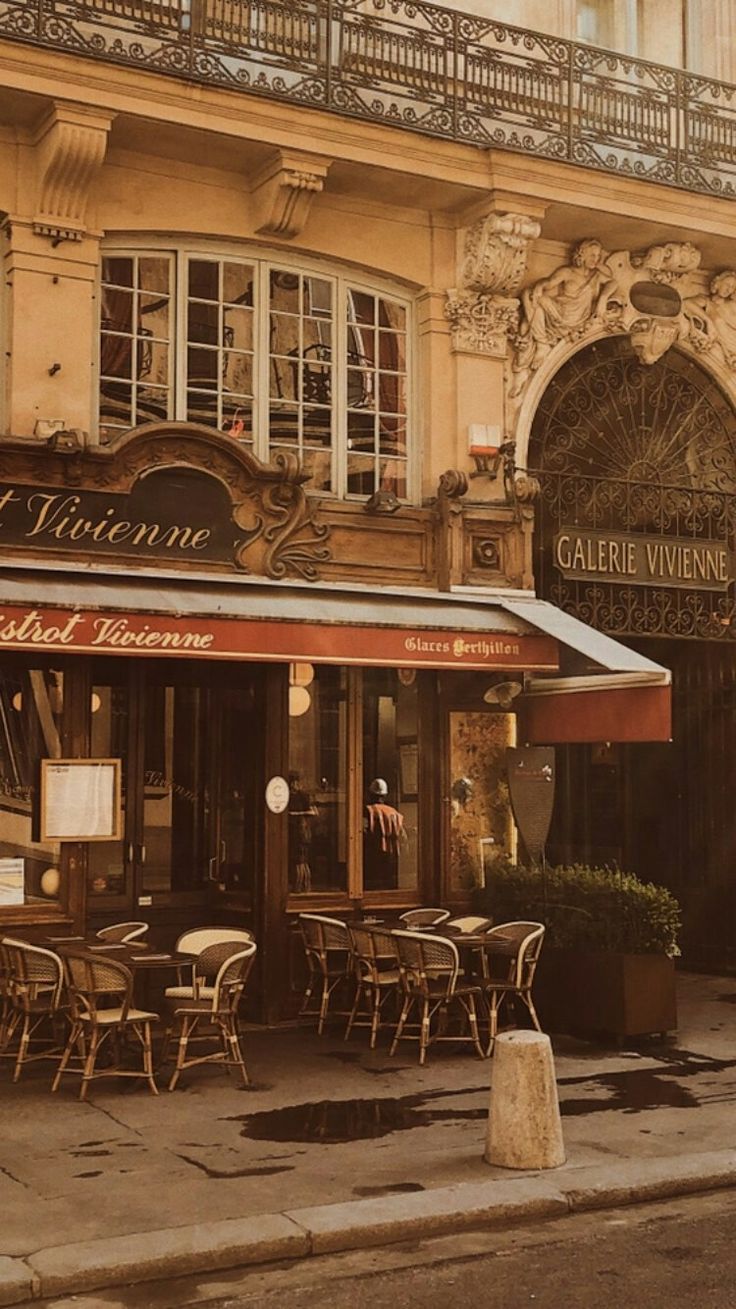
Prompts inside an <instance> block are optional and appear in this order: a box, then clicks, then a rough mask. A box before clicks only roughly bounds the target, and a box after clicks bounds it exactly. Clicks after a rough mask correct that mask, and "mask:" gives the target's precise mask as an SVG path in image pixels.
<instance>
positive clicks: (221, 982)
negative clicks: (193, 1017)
mask: <svg viewBox="0 0 736 1309" xmlns="http://www.w3.org/2000/svg"><path fill="white" fill-rule="evenodd" d="M256 950H257V946H256V943H255V941H251V942H250V944H249V945H247V946H246V947H245V949H244V950H241V951H239V953H238V954H234V955H231V956H230V958H229V959H226V960H225V961H224V963H223V964H222V967H221V968H220V971H219V972H218V974H217V978H216V980H215V994H214V996H213V998H212V1011H213V1013H236V1012H237V1008H238V1005H239V1004H240V1001H241V1000H242V998H243V992H244V991H245V984H246V982H247V981H248V977H249V975H250V971H251V969H252V967H253V963H254V961H255V957H256Z"/></svg>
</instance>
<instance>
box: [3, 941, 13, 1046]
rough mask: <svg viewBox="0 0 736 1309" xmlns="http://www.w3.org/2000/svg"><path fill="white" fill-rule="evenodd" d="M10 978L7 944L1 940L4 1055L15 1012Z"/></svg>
mask: <svg viewBox="0 0 736 1309" xmlns="http://www.w3.org/2000/svg"><path fill="white" fill-rule="evenodd" d="M10 976H11V973H10V957H9V955H8V951H7V950H6V949H5V943H4V942H3V941H2V940H1V939H0V1054H3V1053H4V1051H5V1047H6V1046H7V1044H8V1039H9V1038H8V1024H9V1022H10V1015H11V1013H12V1012H13V1002H12V999H11V995H10Z"/></svg>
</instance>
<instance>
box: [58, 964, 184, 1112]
mask: <svg viewBox="0 0 736 1309" xmlns="http://www.w3.org/2000/svg"><path fill="white" fill-rule="evenodd" d="M64 962H65V967H66V978H67V991H68V994H69V1008H70V1010H71V1020H72V1025H71V1031H70V1033H69V1039H68V1041H67V1043H66V1049H65V1050H64V1053H63V1055H62V1058H61V1063H60V1064H59V1067H58V1070H57V1073H56V1077H55V1078H54V1082H53V1085H52V1087H51V1089H52V1091H56V1090H57V1089H58V1086H59V1083H60V1081H61V1078H62V1076H63V1074H64V1073H74V1074H76V1076H77V1077H81V1079H82V1084H81V1086H80V1088H79V1098H80V1100H85V1099H86V1098H87V1091H88V1089H89V1084H90V1082H91V1081H92V1080H93V1078H97V1077H139V1078H140V1077H144V1078H145V1079H146V1081H147V1082H148V1085H149V1087H150V1088H151V1091H152V1092H153V1094H154V1095H158V1087H157V1086H156V1082H155V1079H154V1076H153V1050H152V1044H151V1023H155V1022H158V1014H154V1013H149V1012H148V1010H146V1009H136V1008H135V1007H134V1005H133V974H132V973H131V971H130V969H129V968H126V967H125V964H121V963H118V962H117V960H113V959H109V958H104V957H103V956H101V955H100V956H97V957H95V958H92V957H91V956H90V955H82V954H79V955H74V954H68V955H67V956H66V958H65V961H64ZM131 1035H132V1036H133V1037H134V1038H135V1040H136V1042H137V1043H138V1044H139V1045H140V1047H141V1052H142V1059H141V1067H140V1068H126V1067H123V1066H122V1064H121V1046H122V1042H121V1039H120V1038H121V1037H130V1036H131ZM103 1046H104V1047H105V1049H106V1053H107V1055H108V1056H109V1062H108V1063H107V1064H106V1066H105V1067H104V1068H98V1067H97V1057H98V1055H99V1053H100V1050H101V1049H102V1048H103ZM75 1049H76V1050H77V1052H78V1053H77V1063H76V1065H75V1066H74V1067H70V1060H71V1059H72V1056H73V1055H74V1051H75Z"/></svg>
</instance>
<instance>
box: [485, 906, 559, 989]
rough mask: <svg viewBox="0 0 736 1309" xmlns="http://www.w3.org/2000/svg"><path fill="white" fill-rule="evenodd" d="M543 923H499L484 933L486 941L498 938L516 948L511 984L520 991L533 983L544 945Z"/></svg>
mask: <svg viewBox="0 0 736 1309" xmlns="http://www.w3.org/2000/svg"><path fill="white" fill-rule="evenodd" d="M544 933H545V927H544V923H532V922H522V921H518V922H513V923H499V924H498V925H497V926H496V927H491V928H490V929H489V931H487V932H486V940H489V939H490V940H492V939H493V937H494V936H500V937H502V938H503V940H504V941H511V942H513V944H514V945H515V946H516V960H515V963H514V966H513V969H512V973H513V984H514V986H517V987H518V988H519V989H520V990H529V989H530V988H531V985H532V982H533V981H534V974H535V972H536V969H537V963H538V962H539V956H540V954H541V950H542V945H543V944H544Z"/></svg>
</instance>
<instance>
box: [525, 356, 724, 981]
mask: <svg viewBox="0 0 736 1309" xmlns="http://www.w3.org/2000/svg"><path fill="white" fill-rule="evenodd" d="M530 455H531V458H530V463H533V464H534V472H535V474H536V476H537V477H538V479H539V482H540V487H541V490H540V497H539V500H538V502H537V505H538V507H537V530H536V536H535V549H536V559H535V575H536V584H537V590H538V592H539V594H540V595H543V596H544V597H545V598H547V599H550V600H552V601H554V603H555V604H558V605H560V606H561V607H562V608H563V609H565V610H567V611H568V612H570V613H572V614H575V616H576V617H578V618H581V619H582V620H584V621H585V622H588V623H590V624H591V625H592V626H594V627H596V628H598V629H599V630H601V631H606V632H610V633H612V634H614V635H616V636H618V637H624V638H625V639H630V640H632V643H633V644H635V645H636V646H637V647H638V648H640V649H642V651H643V652H644V653H646V654H648V655H650V656H651V657H652V658H654V659H656V660H657V662H659V663H664V664H667V665H668V666H669V667H670V668H672V670H673V690H674V696H673V710H674V713H673V718H674V741H673V743H672V744H671V745H651V746H634V747H627V746H619V747H616V746H614V747H606V746H601V747H586V746H572V747H567V748H565V749H563V750H561V751H560V752H559V754H558V783H559V784H558V790H559V800H558V803H557V806H556V811H555V823H554V828H553V834H552V842H551V847H550V856H551V857H552V858H556V859H584V860H588V861H590V862H592V863H611V862H618V863H620V864H622V865H623V866H625V867H627V868H631V869H632V870H633V871H634V872H636V873H638V874H639V875H640V876H642V877H644V878H645V879H646V880H654V881H658V882H663V883H664V884H666V885H667V886H669V887H670V888H671V889H672V890H673V891H674V893H675V894H676V895H677V897H678V898H679V899H680V901H681V903H682V906H683V914H684V942H683V945H684V948H685V950H686V952H687V955H688V958H689V959H690V960H691V961H692V962H696V963H704V964H706V966H708V965H713V966H715V967H723V966H724V965H726V964H728V965H729V966H730V965H731V964H732V963H733V962H736V883H734V879H733V875H732V862H733V851H734V849H736V807H735V806H734V794H736V640H735V639H734V637H736V618H735V617H734V614H735V613H736V593H735V586H734V576H735V574H736V557H735V556H736V418H735V417H734V414H733V411H732V409H731V407H730V405H729V403H728V401H727V400H726V399H725V397H724V396H723V394H722V393H721V391H720V389H719V388H718V387H717V385H716V384H715V382H713V381H712V379H711V378H710V377H709V376H707V375H706V374H705V373H704V371H703V370H702V369H701V368H699V367H698V365H697V363H695V362H694V361H693V360H690V359H688V358H686V357H685V356H684V355H682V354H679V353H678V352H677V351H675V350H670V351H669V353H668V354H667V355H666V356H664V357H663V358H662V359H661V360H660V361H659V362H658V363H657V364H654V365H651V366H649V365H643V364H641V363H640V362H639V360H638V359H637V358H636V356H635V355H633V353H632V352H631V350H630V347H629V346H628V343H627V342H624V341H623V340H620V339H616V338H614V339H609V340H606V341H601V342H597V343H596V344H595V345H593V346H591V347H589V348H588V349H587V350H584V351H581V352H580V354H578V355H576V356H575V357H574V358H573V359H571V360H570V361H569V362H568V363H567V364H566V365H565V366H564V367H563V368H562V369H561V370H560V372H559V373H558V374H557V376H556V377H555V378H554V380H553V381H552V383H551V385H550V386H549V388H548V390H547V392H546V393H545V395H544V397H543V400H542V403H541V405H540V407H539V410H538V412H537V415H536V419H535V423H534V429H533V435H532V443H531V450H530Z"/></svg>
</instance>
